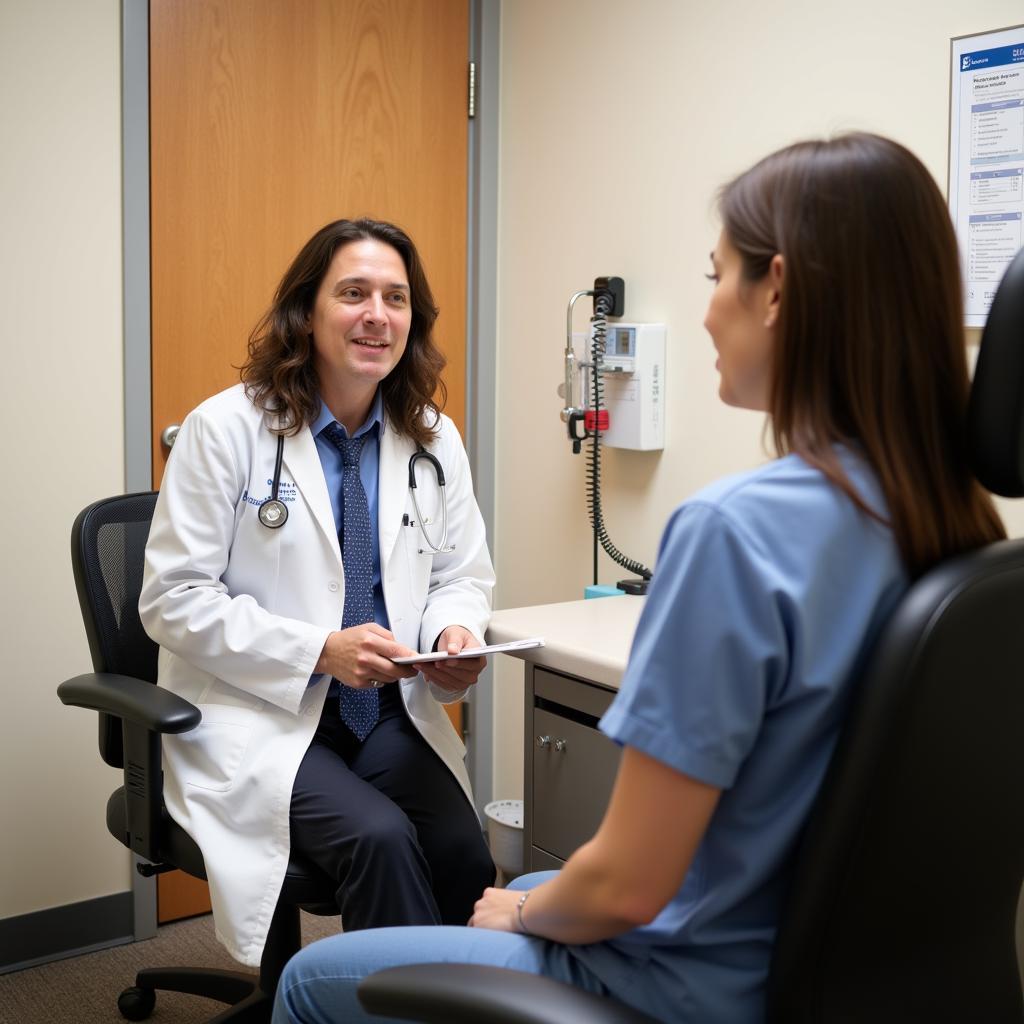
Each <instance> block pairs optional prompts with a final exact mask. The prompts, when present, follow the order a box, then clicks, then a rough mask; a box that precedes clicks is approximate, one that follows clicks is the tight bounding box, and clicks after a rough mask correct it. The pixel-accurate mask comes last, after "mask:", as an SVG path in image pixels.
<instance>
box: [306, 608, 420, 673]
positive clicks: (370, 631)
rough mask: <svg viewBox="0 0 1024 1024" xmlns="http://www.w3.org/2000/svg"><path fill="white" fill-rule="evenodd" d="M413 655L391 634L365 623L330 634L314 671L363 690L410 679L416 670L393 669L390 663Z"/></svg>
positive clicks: (408, 668)
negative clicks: (376, 685)
mask: <svg viewBox="0 0 1024 1024" xmlns="http://www.w3.org/2000/svg"><path fill="white" fill-rule="evenodd" d="M415 653H416V652H415V651H410V650H409V648H408V647H405V646H403V645H402V644H400V643H399V642H398V641H397V640H396V639H395V636H394V634H393V633H392V632H391V631H390V630H388V629H385V628H384V627H383V626H379V625H377V623H376V622H367V623H365V624H364V625H362V626H350V627H349V628H348V629H337V630H335V631H334V632H333V633H331V634H330V636H328V637H327V643H325V644H324V649H323V650H322V651H321V652H320V659H319V661H317V663H316V668H315V670H314V671H316V672H323V673H325V674H327V675H331V676H334V678H335V679H339V680H341V682H343V683H344V684H345V685H346V686H351V687H354V688H355V689H357V690H362V689H366V688H367V687H372V686H373V684H374V683H393V682H394V681H395V680H396V679H411V678H412V677H413V676H414V675H416V671H417V670H416V669H415V668H414V667H413V666H412V665H396V664H395V663H394V662H393V661H392V660H391V659H392V658H405V657H409V656H410V655H412V654H415Z"/></svg>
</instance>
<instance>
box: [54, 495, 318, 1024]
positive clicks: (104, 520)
mask: <svg viewBox="0 0 1024 1024" xmlns="http://www.w3.org/2000/svg"><path fill="white" fill-rule="evenodd" d="M155 504H156V493H155V492H150V493H143V494H127V495H123V496H119V497H116V498H107V499H105V500H103V501H98V502H96V503H95V504H93V505H90V506H89V507H88V508H86V509H84V510H83V511H82V512H81V513H79V515H78V517H77V518H76V519H75V524H74V527H73V529H72V533H71V564H72V567H73V569H74V575H75V584H76V586H77V588H78V601H79V604H80V606H81V609H82V617H83V619H84V621H85V631H86V634H87V636H88V638H89V650H90V653H91V655H92V663H93V669H94V671H93V672H91V673H88V674H87V675H80V676H76V677H75V678H74V679H69V680H67V681H66V682H64V683H61V684H60V686H59V687H58V688H57V693H58V695H59V696H60V699H61V701H62V702H63V703H64V704H70V705H74V706H76V707H84V708H90V709H91V710H93V711H98V712H99V744H100V756H101V757H102V758H103V760H104V761H106V763H107V764H109V765H111V766H112V767H114V768H123V769H124V785H123V786H122V787H121V788H120V789H117V790H115V792H114V793H113V794H111V797H110V799H109V800H108V801H107V828H108V829H109V830H110V832H111V834H112V835H113V836H114V838H115V839H117V840H119V841H120V842H122V843H123V844H124V845H125V846H127V847H128V848H129V849H130V850H132V852H133V853H136V854H138V855H139V856H140V857H142V858H144V859H145V860H146V861H149V862H150V863H149V864H141V863H140V864H139V865H138V869H139V871H140V873H141V874H144V875H153V874H157V873H160V872H162V871H166V870H170V869H171V868H181V869H182V870H183V871H186V872H187V873H188V874H190V875H193V876H195V877H196V878H203V879H205V878H206V871H205V868H204V865H203V855H202V852H201V851H200V849H199V847H198V846H196V844H195V843H194V842H193V841H192V839H191V838H190V837H189V835H188V834H187V833H186V832H185V831H184V830H183V829H182V828H180V827H179V826H178V825H177V824H176V823H175V822H174V821H173V820H172V819H171V818H170V817H169V816H168V814H167V811H166V809H165V808H164V806H163V799H162V785H163V775H162V771H161V750H160V737H161V735H162V734H164V733H181V732H186V731H188V730H189V729H194V728H195V727H196V726H197V725H198V724H199V722H200V719H201V717H202V715H201V713H200V711H199V709H198V708H196V707H194V706H193V705H192V704H190V703H189V702H188V701H187V700H184V699H183V698H182V697H179V696H178V695H177V694H174V693H170V692H169V691H167V690H163V689H161V688H160V687H158V686H155V685H153V684H154V683H155V682H156V671H157V650H158V648H157V645H156V644H155V643H153V641H152V640H150V639H149V637H148V636H147V635H146V633H145V631H144V630H143V628H142V623H141V622H140V620H139V610H138V609H139V590H140V588H141V586H142V567H143V556H144V552H145V547H146V540H147V538H148V537H149V527H150V521H151V520H152V517H153V508H154V506H155ZM335 889H336V885H335V884H334V883H333V882H332V881H331V879H330V878H328V877H327V875H325V874H323V873H322V872H320V871H319V870H318V869H317V868H315V867H314V866H313V865H312V864H309V863H306V862H303V861H300V860H298V859H297V858H295V857H294V856H293V858H292V861H291V863H290V864H289V865H288V871H287V874H286V876H285V881H284V886H283V889H282V891H281V896H280V899H279V900H278V904H277V908H276V910H275V912H274V917H273V919H272V922H271V925H270V931H269V934H268V935H267V944H266V948H265V949H264V952H263V958H262V962H261V964H260V972H259V975H258V976H257V975H255V974H251V973H245V972H241V971H222V970H210V969H204V968H198V967H194V968H190V967H171V968H147V969H146V970H143V971H140V972H139V973H138V975H137V977H136V979H135V985H134V986H133V987H131V988H128V989H126V990H125V991H124V992H122V993H121V996H120V998H119V999H118V1009H119V1010H120V1011H121V1014H122V1016H124V1017H126V1018H127V1019H128V1020H145V1019H146V1018H147V1017H148V1016H149V1015H150V1014H151V1013H152V1012H153V1007H154V1005H155V1002H156V990H157V989H164V990H166V991H174V992H187V993H191V994H193V995H199V996H205V997H206V998H208V999H216V1000H218V1001H220V1002H223V1003H229V1004H231V1006H230V1008H229V1009H227V1010H225V1011H224V1012H222V1013H220V1014H218V1015H217V1016H216V1017H214V1018H213V1021H216V1022H220V1021H232V1022H236V1024H241V1022H246V1024H249V1022H262V1021H269V1020H270V1013H271V1009H272V1007H273V999H274V992H275V990H276V988H277V981H278V978H279V977H280V975H281V971H282V970H283V968H284V965H285V963H287V961H288V959H289V957H291V955H292V954H293V953H295V952H297V951H298V949H299V948H300V946H301V935H300V926H299V909H300V907H301V908H302V909H304V910H307V911H309V912H311V913H315V914H322V915H333V914H337V913H338V908H337V904H336V903H335V902H334V891H335Z"/></svg>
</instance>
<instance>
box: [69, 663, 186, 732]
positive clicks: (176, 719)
mask: <svg viewBox="0 0 1024 1024" xmlns="http://www.w3.org/2000/svg"><path fill="white" fill-rule="evenodd" d="M57 696H58V697H60V699H61V702H62V703H64V704H70V705H72V706H74V707H78V708H89V709H90V710H92V711H100V712H103V713H104V714H107V715H114V716H115V717H116V718H120V719H123V720H124V721H127V722H132V723H133V724H135V725H141V726H142V727H143V728H144V729H148V730H149V731H150V732H159V733H179V732H188V730H189V729H194V728H195V727H196V726H197V725H198V724H199V723H200V722H201V721H202V718H203V715H202V712H201V711H200V710H199V708H197V707H196V706H195V705H194V704H190V703H189V702H188V701H187V700H185V698H184V697H179V696H178V695H177V694H176V693H171V692H170V691H169V690H164V689H161V688H160V687H159V686H154V685H153V684H152V683H148V682H146V681H145V680H144V679H136V678H135V677H134V676H119V675H114V674H113V673H112V672H87V673H85V674H84V675H80V676H75V677H74V679H68V680H67V681H66V682H63V683H61V684H60V686H58V687H57Z"/></svg>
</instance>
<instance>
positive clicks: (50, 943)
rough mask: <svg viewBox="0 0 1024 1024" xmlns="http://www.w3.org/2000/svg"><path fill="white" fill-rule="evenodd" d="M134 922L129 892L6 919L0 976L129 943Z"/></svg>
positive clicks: (0, 924) (0, 932)
mask: <svg viewBox="0 0 1024 1024" xmlns="http://www.w3.org/2000/svg"><path fill="white" fill-rule="evenodd" d="M132 925H133V916H132V894H131V892H116V893H113V894H112V895H110V896H100V897H98V898H97V899H94V900H83V901H82V902H81V903H69V904H67V905H65V906H63V907H51V908H50V909H48V910H37V911H35V912H34V913H31V914H21V915H20V916H18V917H8V918H4V919H3V920H0V974H7V973H9V972H10V971H20V970H22V969H23V968H26V967H35V966H37V965H38V964H44V963H47V962H48V961H50V960H61V959H63V958H64V957H68V956H78V955H79V954H81V953H91V952H93V951H94V950H97V949H105V948H107V947H108V946H119V945H122V944H123V943H125V942H131V941H132V939H133V938H134V936H133V932H132Z"/></svg>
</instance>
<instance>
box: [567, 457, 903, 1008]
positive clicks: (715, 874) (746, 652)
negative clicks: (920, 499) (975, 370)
mask: <svg viewBox="0 0 1024 1024" xmlns="http://www.w3.org/2000/svg"><path fill="white" fill-rule="evenodd" d="M838 453H839V455H840V458H841V460H842V463H843V466H844V468H845V470H846V472H847V473H848V474H849V477H850V479H851V481H852V482H853V484H854V486H855V487H856V489H857V492H858V493H859V494H860V496H861V497H862V498H863V499H864V500H865V501H866V502H867V504H868V505H869V506H870V507H871V508H873V509H875V510H876V511H879V512H880V513H882V514H883V515H884V514H885V503H884V500H883V498H882V495H881V493H880V491H879V488H878V485H877V482H876V480H875V478H874V475H873V473H872V472H871V470H870V469H869V468H868V467H867V466H866V465H865V463H864V462H863V461H862V460H861V459H860V458H858V457H857V456H855V455H854V454H853V453H852V452H850V451H848V450H845V449H839V450H838ZM907 585H908V579H907V575H906V572H905V570H904V568H903V565H902V561H901V558H900V555H899V552H898V550H897V547H896V544H895V541H894V539H893V536H892V532H891V530H890V529H889V528H888V527H886V526H884V525H882V524H880V523H879V522H877V521H876V520H874V519H872V518H871V517H869V516H867V515H866V514H864V513H863V512H861V511H860V510H858V509H857V508H856V507H855V506H854V504H853V502H852V501H851V500H850V499H849V498H848V497H847V496H846V495H845V494H843V493H842V492H841V491H840V490H839V489H838V488H837V487H835V486H834V485H833V484H832V483H830V482H829V481H828V480H827V479H826V478H825V477H824V476H823V475H822V474H821V473H820V472H819V471H818V470H816V469H813V468H812V467H811V466H809V465H808V464H807V463H806V462H804V461H803V460H802V459H801V458H799V457H798V456H794V455H790V456H786V457H785V458H782V459H779V460H777V461H774V462H771V463H769V464H767V465H765V466H762V467H760V468H758V469H756V470H754V471H752V472H748V473H744V474H741V475H738V476H733V477H727V478H725V479H723V480H720V481H718V482H717V483H715V484H713V485H711V486H710V487H708V488H706V489H705V490H703V491H701V492H700V493H698V494H697V495H696V496H695V497H694V498H693V499H692V500H689V501H687V502H685V503H684V504H683V505H681V506H680V507H679V508H678V509H677V510H676V511H675V512H674V514H673V515H672V517H671V519H670V520H669V523H668V526H667V528H666V530H665V533H664V536H663V538H662V542H661V547H660V552H659V555H658V560H657V568H656V571H655V573H654V579H653V582H652V585H651V588H650V591H649V595H648V597H647V602H646V605H645V607H644V611H643V614H642V616H641V618H640V623H639V626H638V629H637V633H636V636H635V638H634V641H633V647H632V651H631V654H630V659H629V665H628V667H627V669H626V673H625V677H624V678H623V681H622V687H621V689H620V692H619V694H618V696H617V697H616V699H615V701H614V702H613V704H612V706H611V707H610V708H609V710H608V712H607V713H606V714H605V716H604V718H603V719H602V720H601V723H600V728H601V729H602V731H604V732H605V733H606V734H607V735H608V736H610V737H611V738H612V739H613V740H615V741H616V742H618V743H620V744H627V745H629V746H631V747H635V748H636V749H637V750H640V751H642V752H643V753H645V754H647V755H649V756H651V757H653V758H656V759H658V760H659V761H662V762H664V763H665V764H667V765H669V766H671V767H672V768H674V769H676V770H677V771H679V772H682V773H684V774H686V775H689V776H691V777H693V778H695V779H698V780H700V781H702V782H706V783H709V784H711V785H714V786H717V787H720V788H721V789H722V791H723V792H722V795H721V799H720V801H719V804H718V806H717V808H716V811H715V813H714V815H713V817H712V820H711V823H710V825H709V827H708V830H707V832H706V834H705V836H704V839H703V841H702V843H701V845H700V847H699V848H698V851H697V853H696V856H695V858H694V861H693V864H692V865H691V866H690V869H689V871H688V872H687V876H686V879H685V881H684V883H683V885H682V887H681V888H680V890H679V892H678V893H677V894H676V895H675V897H674V898H673V899H672V901H671V902H670V903H669V904H668V906H666V907H665V908H664V909H663V910H662V912H661V913H660V914H659V915H658V917H657V918H656V919H655V920H654V921H653V922H651V923H650V924H649V925H646V926H644V927H642V928H638V929H635V930H634V931H631V932H629V933H627V934H625V935H623V936H620V937H619V938H617V939H613V940H611V941H608V942H603V943H595V944H594V945H590V946H575V947H571V948H572V952H573V955H575V956H576V957H577V958H578V959H580V960H582V961H583V962H585V963H586V964H587V965H588V966H589V967H590V968H591V969H593V970H594V971H595V973H597V974H598V976H599V977H600V978H601V979H602V981H604V982H605V984H607V985H608V986H609V988H610V989H611V990H612V992H613V993H614V994H616V995H620V996H622V997H623V998H626V999H628V1000H629V1001H630V1002H633V1003H634V1004H635V1005H640V1006H644V1007H646V1008H648V1009H649V1010H650V1012H652V1013H654V1014H656V1015H658V1016H660V1017H661V1018H662V1019H665V1020H673V1021H680V1022H694V1024H696V1022H697V1021H700V1022H702V1024H709V1022H722V1024H745V1022H755V1021H761V1020H762V1019H763V1015H764V982H765V978H766V975H767V971H768V963H769V958H770V956H771V949H772V942H773V939H774V935H775V927H776V922H777V920H778V915H779V911H780V903H781V899H782V896H783V893H784V892H785V888H786V884H787V880H788V875H789V871H790V868H791V862H792V858H793V854H794V851H795V847H796V842H797V839H798V836H799V833H800V830H801V827H802V825H803V823H804V821H805V820H806V818H807V815H808V813H809V811H810V807H811V803H812V801H813V800H814V797H815V795H816V794H817V792H818V788H819V786H820V784H821V781H822V777H823V775H824V773H825V769H826V767H827V765H828V761H829V758H830V756H831V754H832V750H833V748H834V746H835V742H836V739H837V736H838V733H839V727H840V724H841V722H842V720H843V716H844V713H845V710H846V706H847V702H848V698H849V693H850V689H851V682H852V678H853V677H854V676H855V675H856V668H857V667H858V659H859V658H860V657H861V655H862V654H863V653H864V652H865V649H866V648H868V647H869V645H870V643H871V641H872V640H873V638H874V636H875V634H876V632H877V630H878V629H879V627H880V626H881V624H882V623H883V621H884V620H885V618H886V617H887V615H888V614H889V612H890V611H891V610H892V608H893V606H894V605H895V603H896V602H897V600H898V599H899V597H900V596H901V595H902V594H903V592H904V591H905V589H906V587H907ZM671 813H672V808H670V807H666V808H665V814H666V815H669V814H671ZM639 990H643V991H642V992H641V991H639Z"/></svg>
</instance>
